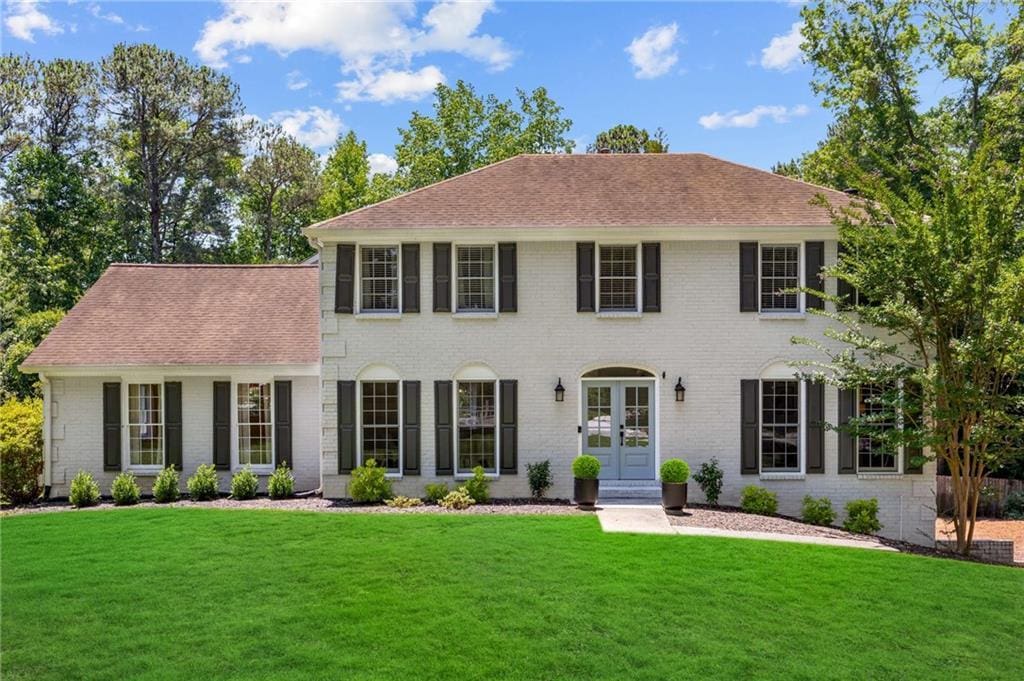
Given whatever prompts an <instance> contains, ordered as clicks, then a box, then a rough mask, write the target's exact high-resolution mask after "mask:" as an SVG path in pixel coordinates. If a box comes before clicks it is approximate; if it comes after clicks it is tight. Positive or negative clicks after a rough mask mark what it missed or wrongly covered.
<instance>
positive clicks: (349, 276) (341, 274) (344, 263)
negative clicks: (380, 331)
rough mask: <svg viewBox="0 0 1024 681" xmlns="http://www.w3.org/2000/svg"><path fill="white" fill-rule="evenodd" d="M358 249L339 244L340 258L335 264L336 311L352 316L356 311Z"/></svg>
mask: <svg viewBox="0 0 1024 681" xmlns="http://www.w3.org/2000/svg"><path fill="white" fill-rule="evenodd" d="M355 286H356V247H355V244H338V258H337V260H336V261H335V264H334V311H335V312H341V313H345V314H352V313H353V312H354V311H355V304H354V302H353V301H354V300H355Z"/></svg>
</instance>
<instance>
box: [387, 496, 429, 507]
mask: <svg viewBox="0 0 1024 681" xmlns="http://www.w3.org/2000/svg"><path fill="white" fill-rule="evenodd" d="M384 503H385V504H386V505H388V506H390V507H391V508H413V507H414V506H422V505H423V500H422V499H418V498H416V497H403V496H401V495H399V496H397V497H392V498H391V499H385V500H384Z"/></svg>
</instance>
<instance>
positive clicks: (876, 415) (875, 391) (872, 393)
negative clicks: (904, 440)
mask: <svg viewBox="0 0 1024 681" xmlns="http://www.w3.org/2000/svg"><path fill="white" fill-rule="evenodd" d="M884 393H885V391H884V390H883V389H882V388H881V387H880V386H876V385H864V386H861V387H860V388H859V389H858V390H857V416H858V417H859V418H863V419H866V421H867V422H868V423H870V424H871V428H872V429H881V430H883V431H885V430H888V429H890V428H894V427H895V422H894V416H895V415H894V414H893V412H892V411H891V410H889V409H887V408H886V407H885V405H884V404H882V397H883V395H884ZM857 469H858V470H874V471H895V470H896V452H895V451H891V450H890V449H889V448H888V447H886V444H885V442H884V440H883V439H881V438H879V437H877V436H876V437H872V436H871V434H866V435H859V436H858V437H857Z"/></svg>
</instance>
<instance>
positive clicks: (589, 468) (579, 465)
mask: <svg viewBox="0 0 1024 681" xmlns="http://www.w3.org/2000/svg"><path fill="white" fill-rule="evenodd" d="M600 473H601V461H600V460H599V459H598V458H597V457H596V456H591V455H589V454H581V455H579V456H577V457H576V458H575V459H573V460H572V475H573V477H574V478H579V479H580V480H596V479H597V476H598V475H600Z"/></svg>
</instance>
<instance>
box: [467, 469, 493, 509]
mask: <svg viewBox="0 0 1024 681" xmlns="http://www.w3.org/2000/svg"><path fill="white" fill-rule="evenodd" d="M462 486H463V487H465V488H466V491H467V492H469V496H471V497H473V500H474V501H476V502H478V503H481V504H482V503H486V502H487V501H488V500H489V499H490V498H491V492H490V487H491V481H490V480H488V479H487V474H486V473H485V472H484V467H483V466H477V467H475V468H474V469H473V477H472V478H470V479H469V480H467V481H466V482H465V483H463V485H462Z"/></svg>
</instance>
